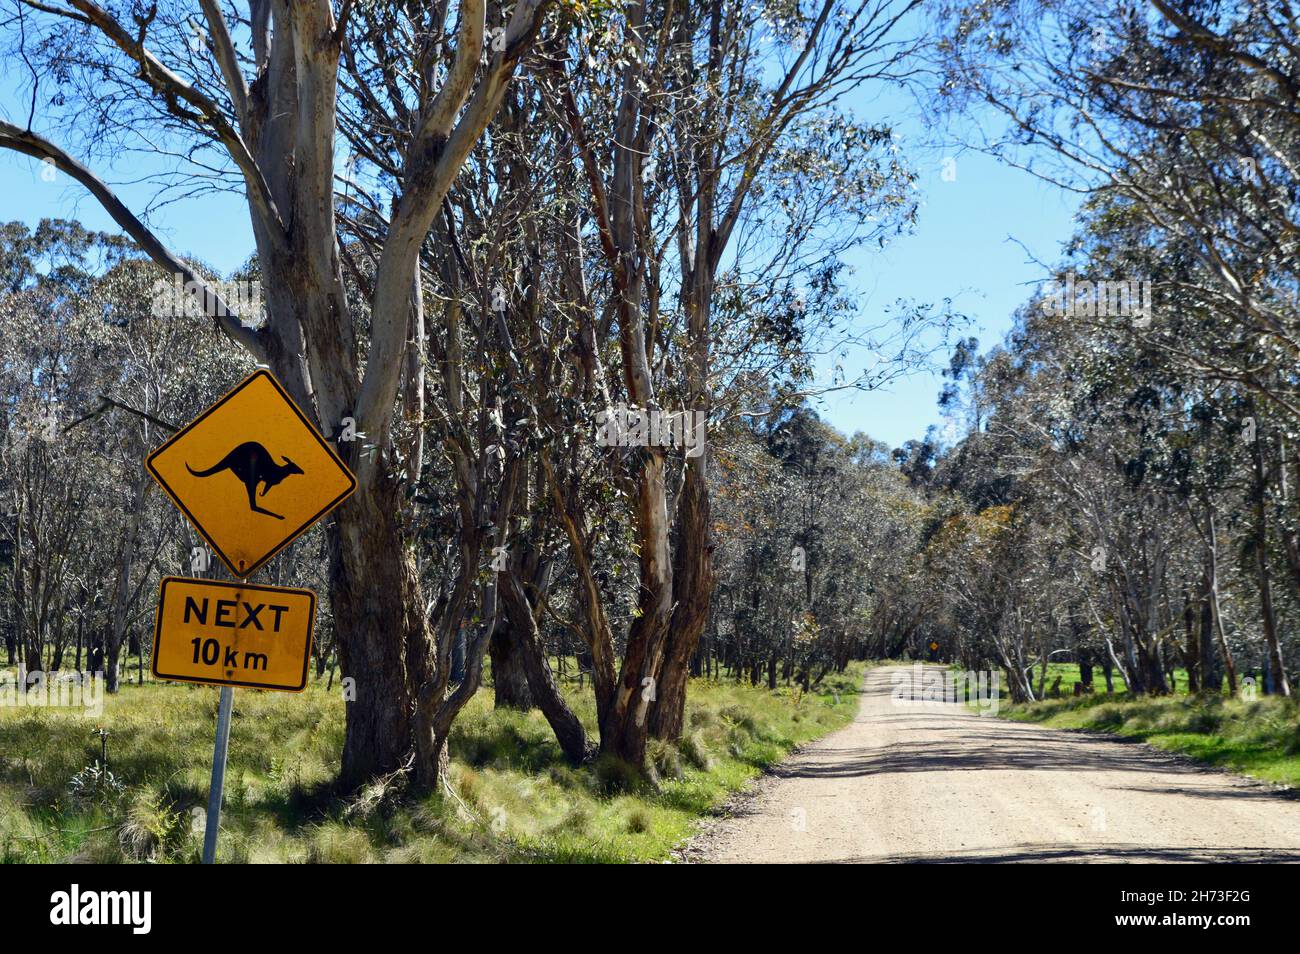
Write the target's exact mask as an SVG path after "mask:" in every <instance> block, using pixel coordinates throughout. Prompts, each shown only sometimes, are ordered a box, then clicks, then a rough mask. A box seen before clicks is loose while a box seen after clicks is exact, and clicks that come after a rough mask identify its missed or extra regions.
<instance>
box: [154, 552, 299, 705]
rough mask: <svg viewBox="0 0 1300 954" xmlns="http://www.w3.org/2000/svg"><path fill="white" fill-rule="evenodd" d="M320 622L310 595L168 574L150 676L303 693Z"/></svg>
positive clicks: (160, 599)
mask: <svg viewBox="0 0 1300 954" xmlns="http://www.w3.org/2000/svg"><path fill="white" fill-rule="evenodd" d="M315 620H316V594H315V593H313V592H312V591H311V590H295V589H289V588H288V587H283V586H254V585H253V584H251V583H224V582H218V581H216V580H188V579H184V578H182V577H179V576H169V577H166V578H165V579H164V580H163V581H162V586H161V587H160V588H159V591H158V615H157V622H156V623H155V625H154V637H153V674H154V675H155V676H157V677H158V678H159V679H175V680H179V681H181V682H201V683H206V684H208V685H213V686H246V687H248V688H250V689H275V690H279V691H281V692H301V691H302V690H303V689H304V688H306V686H307V665H308V662H309V660H310V658H311V637H312V627H313V624H314V623H315Z"/></svg>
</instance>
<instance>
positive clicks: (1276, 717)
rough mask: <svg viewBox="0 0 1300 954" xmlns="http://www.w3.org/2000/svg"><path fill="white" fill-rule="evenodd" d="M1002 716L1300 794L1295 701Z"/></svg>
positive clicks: (1055, 706) (1085, 702)
mask: <svg viewBox="0 0 1300 954" xmlns="http://www.w3.org/2000/svg"><path fill="white" fill-rule="evenodd" d="M1001 714H1003V715H1005V716H1008V717H1010V718H1013V719H1019V720H1022V721H1026V722H1041V723H1044V724H1046V725H1050V726H1054V727H1057V728H1065V729H1093V730H1100V731H1105V732H1113V733H1115V734H1117V735H1122V736H1127V737H1130V738H1135V739H1140V740H1141V741H1143V742H1149V743H1150V744H1152V745H1154V746H1156V747H1158V748H1161V749H1165V750H1167V751H1170V752H1178V753H1181V754H1183V755H1187V756H1190V757H1192V758H1195V759H1198V760H1199V761H1202V762H1207V763H1209V764H1211V765H1217V766H1220V767H1222V768H1225V769H1229V770H1231V771H1234V772H1240V773H1242V774H1245V775H1250V776H1253V777H1255V778H1259V779H1263V780H1265V781H1269V782H1276V783H1280V784H1283V785H1289V786H1292V787H1295V786H1300V705H1297V703H1296V701H1294V700H1293V699H1283V698H1281V697H1278V696H1259V697H1257V698H1255V699H1253V700H1246V699H1228V698H1226V697H1224V696H1190V695H1186V694H1184V695H1170V696H1153V697H1135V698H1130V697H1128V696H1119V695H1116V696H1110V697H1108V696H1105V695H1093V696H1082V697H1079V698H1069V699H1048V700H1044V701H1042V702H1034V703H1028V704H1025V705H1017V706H1008V705H1004V706H1003V707H1002V710H1001Z"/></svg>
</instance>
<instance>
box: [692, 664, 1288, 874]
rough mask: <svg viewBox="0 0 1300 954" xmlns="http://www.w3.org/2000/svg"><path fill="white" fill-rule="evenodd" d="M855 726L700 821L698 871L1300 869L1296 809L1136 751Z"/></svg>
mask: <svg viewBox="0 0 1300 954" xmlns="http://www.w3.org/2000/svg"><path fill="white" fill-rule="evenodd" d="M897 672H899V667H892V666H891V667H882V668H879V669H873V670H871V671H870V672H869V673H868V676H867V680H866V688H865V695H864V696H863V700H862V707H861V709H860V710H859V712H858V715H857V718H856V720H855V721H854V722H853V723H852V724H851V725H849V726H847V727H846V728H844V729H841V730H839V731H838V732H836V733H834V734H833V735H830V736H828V737H827V738H825V739H823V740H822V741H821V742H818V743H816V744H815V745H813V746H810V747H808V748H806V749H804V750H803V751H802V752H800V753H799V754H797V755H795V756H794V757H792V758H791V759H789V760H788V761H787V762H785V763H783V765H782V766H781V767H780V769H779V770H778V771H777V773H776V774H775V776H773V777H768V778H765V779H762V780H761V781H760V782H759V784H758V788H757V791H756V793H755V794H753V795H751V796H748V797H744V798H741V799H739V800H738V801H737V803H735V805H734V806H733V808H732V811H733V812H734V814H733V815H732V817H727V818H721V819H717V820H714V821H711V822H709V823H708V824H707V825H706V827H705V829H704V830H703V831H702V832H701V834H700V835H698V836H697V837H696V838H695V839H693V840H692V841H691V842H690V843H689V844H688V845H687V847H686V849H685V850H684V852H683V857H684V858H685V859H686V860H691V861H718V862H750V861H757V862H808V861H838V862H880V861H980V862H993V861H1093V862H1095V861H1131V862H1171V861H1264V860H1270V861H1300V801H1297V800H1295V799H1294V798H1288V797H1285V796H1283V795H1279V794H1277V793H1274V792H1272V791H1270V790H1269V789H1267V788H1265V787H1264V786H1261V785H1258V784H1256V783H1253V782H1251V781H1249V780H1246V779H1241V778H1236V777H1233V776H1231V775H1226V774H1224V773H1221V772H1217V771H1213V770H1209V769H1205V768H1200V767H1196V766H1192V765H1188V764H1186V763H1185V762H1184V761H1182V760H1180V759H1177V758H1175V757H1173V756H1168V755H1164V754H1162V753H1160V752H1158V751H1156V750H1154V749H1152V748H1149V747H1147V746H1145V745H1141V744H1138V743H1127V742H1120V741H1112V740H1108V739H1105V738H1099V737H1096V736H1091V735H1086V734H1083V733H1075V732H1062V731H1058V730H1053V729H1046V728H1043V727H1041V726H1037V725H1031V724H1025V723H1018V722H1010V721H1007V720H1004V719H998V718H993V717H987V716H985V717H982V716H980V715H978V714H975V713H974V712H973V711H971V710H970V709H967V708H966V707H964V706H961V707H959V706H955V705H948V706H943V707H938V706H936V705H935V704H933V703H930V704H929V705H920V704H917V703H913V704H912V705H898V704H895V703H894V702H893V701H892V700H891V696H892V686H893V679H894V674H895V673H897Z"/></svg>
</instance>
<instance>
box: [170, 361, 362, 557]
mask: <svg viewBox="0 0 1300 954" xmlns="http://www.w3.org/2000/svg"><path fill="white" fill-rule="evenodd" d="M145 466H146V467H147V468H148V469H149V472H150V473H151V474H153V476H154V479H155V480H157V481H158V484H159V486H161V487H162V489H163V490H164V491H166V493H167V496H169V497H171V499H172V501H173V502H174V503H175V504H176V506H178V507H179V508H180V509H181V512H182V513H184V514H185V516H186V518H187V519H188V520H189V521H190V523H192V524H194V528H195V529H196V530H198V531H199V533H201V534H202V535H203V538H204V539H205V540H207V541H208V543H209V544H211V545H212V549H213V551H214V552H215V553H216V554H217V556H219V557H220V558H221V559H222V561H223V562H224V563H225V564H226V566H228V567H230V572H232V573H234V574H235V575H236V576H238V577H247V576H248V575H250V574H251V573H253V572H254V571H255V570H256V569H257V568H258V567H260V566H262V565H263V564H264V563H266V561H267V560H269V559H271V557H273V556H275V554H276V553H278V552H279V551H280V550H282V549H283V548H284V547H285V546H287V545H288V544H289V543H290V542H291V541H293V540H294V539H295V538H296V537H297V536H298V535H299V534H301V533H302V532H303V531H305V530H306V529H307V528H308V527H310V526H311V525H312V524H313V523H315V522H316V521H317V520H319V519H320V518H321V517H323V516H325V514H327V513H329V512H330V511H331V510H333V509H334V508H335V507H337V506H338V505H339V504H340V503H342V502H343V500H344V499H345V498H346V497H347V496H348V494H350V493H352V491H353V490H354V489H356V485H357V482H356V479H355V478H354V477H353V476H352V473H351V471H349V470H348V469H347V467H346V466H345V465H344V463H343V461H341V460H340V459H339V457H338V455H337V454H336V453H334V449H333V448H332V447H330V445H329V444H328V443H327V442H326V440H325V438H324V437H322V436H321V434H320V432H319V431H317V430H316V428H315V427H313V426H312V425H311V422H310V421H308V420H307V418H306V416H305V415H304V414H303V413H302V411H301V410H299V409H298V406H297V405H296V404H294V403H293V401H292V399H290V397H289V395H288V394H287V393H286V392H285V390H284V388H282V387H281V386H280V384H279V382H278V381H276V380H275V378H274V377H272V376H271V373H270V372H269V371H265V370H261V371H257V372H255V373H254V374H252V375H250V376H249V377H247V378H245V379H244V380H243V381H242V382H241V383H240V384H239V386H238V387H236V388H235V389H234V390H233V391H231V392H230V393H229V394H227V395H226V396H225V397H223V398H222V399H221V400H220V401H218V402H217V403H216V404H214V405H212V407H210V408H208V409H207V410H206V411H204V412H203V413H202V414H200V415H199V416H198V417H197V418H196V419H195V420H194V421H193V422H191V423H190V424H189V425H188V426H187V427H185V428H184V429H183V430H181V431H180V432H178V433H177V434H176V435H175V436H174V437H172V439H171V440H169V441H168V442H167V443H166V444H164V445H163V446H162V447H160V448H158V449H157V450H156V451H154V452H153V453H152V454H150V455H149V457H148V459H146V460H145Z"/></svg>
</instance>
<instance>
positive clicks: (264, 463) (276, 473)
mask: <svg viewBox="0 0 1300 954" xmlns="http://www.w3.org/2000/svg"><path fill="white" fill-rule="evenodd" d="M185 469H186V470H188V471H189V472H190V473H191V474H193V475H194V476H195V477H211V476H212V475H213V474H219V473H221V472H222V471H223V470H228V471H230V472H231V473H232V474H234V475H235V476H236V477H238V478H239V479H240V480H241V481H243V484H244V487H245V488H246V489H247V490H248V507H249V509H250V510H252V511H253V512H254V513H262V514H266V516H268V517H274V518H275V519H276V520H283V519H284V517H282V516H280V515H279V514H278V513H271V511H269V510H264V509H262V508H261V507H259V506H258V505H257V485H258V484H265V486H264V487H263V488H262V496H263V497H265V496H266V492H267V491H268V490H270V489H271V488H272V487H274V486H275V485H276V484H278V483H279V482H280V481H282V480H284V478H286V477H290V476H292V475H294V474H301V473H302V468H301V467H299V466H298V465H297V464H295V463H294V462H293V461H291V460H290V459H289V458H287V457H285V458H284V463H283V464H277V463H276V462H275V458H273V457H272V456H271V452H270V451H268V450H267V449H266V448H265V447H263V446H262V445H261V444H259V443H257V441H245V442H244V443H243V444H240V445H239V446H238V447H236V448H235V449H234V450H232V451H231V452H230V453H229V454H227V455H226V456H225V457H223V458H221V460H219V461H218V462H217V463H215V464H213V465H212V466H211V467H209V468H208V469H207V470H195V469H194V468H193V467H191V466H190V465H189V464H188V463H187V464H186V465H185Z"/></svg>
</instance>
